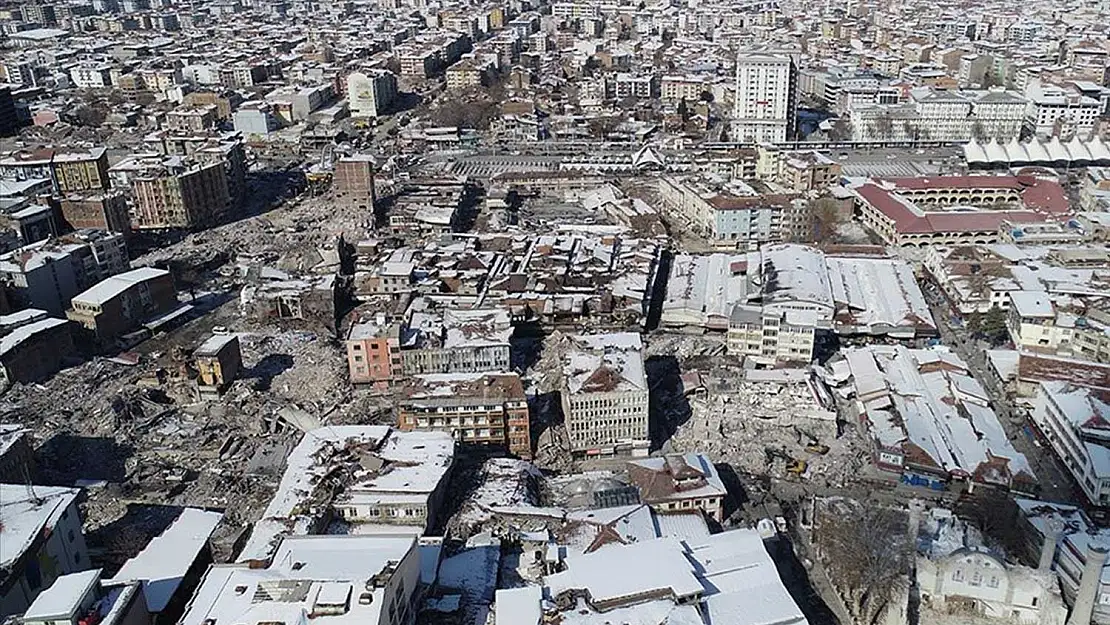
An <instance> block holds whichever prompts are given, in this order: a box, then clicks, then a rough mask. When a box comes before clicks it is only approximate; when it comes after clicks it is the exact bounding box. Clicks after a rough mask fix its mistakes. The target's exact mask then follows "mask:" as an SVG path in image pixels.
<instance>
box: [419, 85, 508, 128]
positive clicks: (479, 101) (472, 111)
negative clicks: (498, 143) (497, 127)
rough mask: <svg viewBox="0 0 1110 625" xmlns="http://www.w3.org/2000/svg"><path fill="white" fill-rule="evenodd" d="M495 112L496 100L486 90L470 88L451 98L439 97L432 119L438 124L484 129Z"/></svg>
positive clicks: (487, 126)
mask: <svg viewBox="0 0 1110 625" xmlns="http://www.w3.org/2000/svg"><path fill="white" fill-rule="evenodd" d="M496 114H497V102H495V101H494V100H492V99H491V98H490V96H489V94H488V93H487V92H485V91H483V90H480V89H472V90H469V91H466V92H464V93H461V94H459V95H458V96H457V97H454V98H451V99H446V98H444V99H441V103H440V105H439V106H438V107H437V108H436V109H435V112H434V113H433V114H432V119H433V120H434V121H435V123H436V124H438V125H440V126H456V127H459V128H475V129H477V130H485V129H487V128H489V122H490V120H491V119H493V117H494V115H496Z"/></svg>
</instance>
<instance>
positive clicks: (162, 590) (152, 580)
mask: <svg viewBox="0 0 1110 625" xmlns="http://www.w3.org/2000/svg"><path fill="white" fill-rule="evenodd" d="M223 516H224V515H223V514H221V513H219V512H208V511H206V510H200V509H197V508H186V509H184V510H182V511H181V515H180V516H178V517H177V519H175V520H174V522H173V523H172V524H171V525H170V526H169V527H168V528H167V529H166V531H164V532H162V534H161V535H159V536H156V537H154V539H153V540H151V541H150V542H149V543H148V544H147V546H146V547H144V548H143V550H142V551H140V552H139V554H138V555H136V556H135V557H134V558H131V559H130V560H128V561H127V562H124V563H123V566H122V567H121V568H120V570H119V572H118V573H116V576H115V577H113V578H112V579H111V580H110V581H109V583H112V584H115V583H118V582H129V581H141V582H143V594H145V595H146V605H147V608H149V609H150V611H151V612H152V613H158V612H161V611H162V610H164V609H165V607H166V604H167V603H169V601H170V599H171V598H172V597H173V594H174V593H175V592H176V591H177V588H178V586H180V584H181V582H182V580H183V579H184V578H185V574H186V573H188V571H189V568H190V567H192V565H193V562H195V561H196V559H197V556H198V555H200V553H201V551H202V550H203V549H204V547H205V546H206V545H207V544H208V539H209V538H210V537H211V536H212V532H214V531H216V526H217V525H218V524H219V523H220V519H222V518H223Z"/></svg>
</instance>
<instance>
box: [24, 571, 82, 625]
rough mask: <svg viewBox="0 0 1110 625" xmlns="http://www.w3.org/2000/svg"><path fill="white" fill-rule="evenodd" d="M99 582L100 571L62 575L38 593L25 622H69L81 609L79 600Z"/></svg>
mask: <svg viewBox="0 0 1110 625" xmlns="http://www.w3.org/2000/svg"><path fill="white" fill-rule="evenodd" d="M99 581H100V569H90V570H88V571H81V572H80V573H70V574H69V575H62V576H60V577H59V578H58V579H56V580H54V583H53V584H51V585H50V587H49V588H47V589H46V590H44V591H42V592H41V593H39V596H38V597H36V598H35V600H34V602H32V603H31V605H30V607H28V608H27V612H25V613H24V614H23V619H24V620H26V621H71V620H73V618H74V617H75V616H76V615H77V610H79V609H80V608H81V600H82V599H84V598H85V596H86V595H88V594H89V591H90V590H92V588H93V587H94V586H96V585H97V583H98V582H99Z"/></svg>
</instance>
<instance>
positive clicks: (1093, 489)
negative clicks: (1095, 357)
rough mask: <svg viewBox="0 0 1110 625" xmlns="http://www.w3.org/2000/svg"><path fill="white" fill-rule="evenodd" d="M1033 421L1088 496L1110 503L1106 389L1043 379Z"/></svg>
mask: <svg viewBox="0 0 1110 625" xmlns="http://www.w3.org/2000/svg"><path fill="white" fill-rule="evenodd" d="M1032 418H1033V422H1034V423H1035V424H1036V425H1037V428H1038V429H1039V430H1040V431H1041V433H1042V434H1043V435H1044V437H1045V438H1046V439H1048V442H1049V444H1051V445H1052V449H1053V450H1054V451H1055V452H1056V455H1057V456H1059V457H1060V459H1061V460H1062V461H1063V463H1064V466H1066V467H1067V468H1068V471H1070V472H1071V474H1072V476H1073V477H1074V478H1075V481H1076V483H1078V484H1079V487H1080V488H1081V489H1082V490H1083V493H1084V494H1085V495H1086V496H1087V499H1088V500H1089V501H1090V502H1091V504H1093V505H1095V506H1107V505H1110V395H1108V393H1107V391H1106V390H1105V389H1091V388H1087V387H1080V386H1073V385H1071V384H1069V383H1067V382H1056V381H1052V382H1041V384H1040V386H1039V388H1038V390H1037V397H1036V404H1035V407H1034V409H1033V413H1032Z"/></svg>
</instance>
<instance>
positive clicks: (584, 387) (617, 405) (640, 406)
mask: <svg viewBox="0 0 1110 625" xmlns="http://www.w3.org/2000/svg"><path fill="white" fill-rule="evenodd" d="M568 340H569V345H570V349H569V350H568V353H567V355H566V358H564V360H563V362H564V365H563V376H564V386H563V389H562V393H561V395H562V403H563V417H564V419H565V422H566V429H567V432H568V434H569V436H570V443H571V450H572V451H573V452H574V453H575V454H579V455H587V456H591V455H613V454H616V453H618V452H622V453H628V452H631V453H632V454H633V455H638V456H646V455H647V451H648V445H649V441H650V438H649V430H648V385H647V376H646V374H645V371H644V356H643V343H642V342H641V340H640V335H639V334H637V333H635V332H621V333H616V334H592V335H579V336H571V337H569V339H568Z"/></svg>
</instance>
